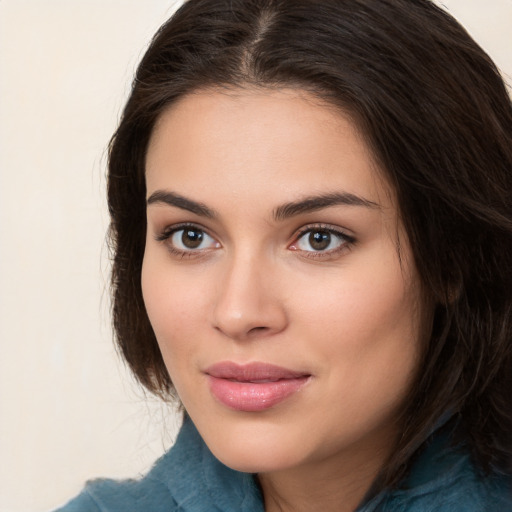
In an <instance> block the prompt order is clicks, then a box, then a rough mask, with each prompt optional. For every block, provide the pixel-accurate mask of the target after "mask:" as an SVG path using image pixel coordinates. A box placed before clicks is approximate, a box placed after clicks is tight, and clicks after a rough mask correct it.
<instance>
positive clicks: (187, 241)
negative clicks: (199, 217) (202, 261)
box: [181, 229, 203, 249]
mask: <svg viewBox="0 0 512 512" xmlns="http://www.w3.org/2000/svg"><path fill="white" fill-rule="evenodd" d="M202 240H203V233H202V232H201V231H197V230H194V229H185V230H184V231H183V235H181V241H182V242H183V245H184V246H185V247H188V248H189V249H195V248H197V247H199V246H200V245H201V242H202Z"/></svg>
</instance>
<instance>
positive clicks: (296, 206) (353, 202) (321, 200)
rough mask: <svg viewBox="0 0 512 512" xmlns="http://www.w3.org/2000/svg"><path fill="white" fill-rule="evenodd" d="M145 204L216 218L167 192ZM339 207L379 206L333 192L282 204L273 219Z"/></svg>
mask: <svg viewBox="0 0 512 512" xmlns="http://www.w3.org/2000/svg"><path fill="white" fill-rule="evenodd" d="M146 203H147V205H148V206H149V205H151V204H167V205H169V206H174V207H176V208H180V209H182V210H187V211H189V212H192V213H195V214H196V215H200V216H201V217H207V218H209V219H213V218H216V217H218V214H217V212H216V211H215V210H213V209H211V208H209V207H208V206H206V205H205V204H204V203H200V202H197V201H193V200H192V199H187V198H186V197H183V196H181V195H179V194H176V193H175V192H170V191H168V190H157V191H155V192H153V193H152V194H151V195H150V196H149V198H148V199H147V201H146ZM339 205H343V206H362V207H365V208H371V209H375V208H376V209H380V205H379V204H377V203H375V202H373V201H370V200H368V199H365V198H363V197H359V196H356V195H354V194H350V193H347V192H334V193H329V194H321V195H318V196H308V197H305V198H304V199H300V200H299V201H293V202H290V203H285V204H282V205H281V206H278V207H277V208H275V209H274V211H273V218H274V220H275V221H281V220H285V219H288V218H290V217H294V216H295V215H300V214H303V213H309V212H314V211H317V210H322V209H323V208H329V207H331V206H339Z"/></svg>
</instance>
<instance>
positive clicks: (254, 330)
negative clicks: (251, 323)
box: [249, 327, 268, 334]
mask: <svg viewBox="0 0 512 512" xmlns="http://www.w3.org/2000/svg"><path fill="white" fill-rule="evenodd" d="M267 329H268V327H253V328H252V329H250V330H249V334H250V333H252V332H259V331H266V330H267Z"/></svg>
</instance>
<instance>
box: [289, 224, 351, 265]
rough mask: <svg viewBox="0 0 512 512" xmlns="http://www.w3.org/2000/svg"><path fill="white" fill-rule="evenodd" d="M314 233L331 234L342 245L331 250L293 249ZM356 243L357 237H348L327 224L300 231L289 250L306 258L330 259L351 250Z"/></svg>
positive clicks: (308, 227) (307, 227) (306, 227)
mask: <svg viewBox="0 0 512 512" xmlns="http://www.w3.org/2000/svg"><path fill="white" fill-rule="evenodd" d="M308 233H309V234H312V233H329V235H333V236H334V237H335V238H337V239H338V240H339V241H340V245H339V246H338V247H335V248H334V249H330V250H327V251H326V250H319V251H315V250H311V251H306V250H303V249H299V248H293V249H292V247H293V246H295V245H297V244H298V243H299V241H300V240H301V239H302V238H303V237H304V236H305V235H307V234H308ZM355 243H356V239H355V237H353V236H351V235H348V234H347V233H345V232H344V231H343V230H341V229H340V228H334V227H333V226H330V225H327V224H314V225H308V226H305V227H304V228H302V229H300V230H299V232H298V233H297V234H296V235H295V236H294V241H293V242H292V244H290V245H289V248H290V249H291V250H294V251H300V252H301V253H302V256H303V257H305V258H312V259H330V258H332V257H336V256H338V255H339V254H340V253H342V252H344V251H346V250H349V249H350V248H351V247H352V246H353V245H354V244H355Z"/></svg>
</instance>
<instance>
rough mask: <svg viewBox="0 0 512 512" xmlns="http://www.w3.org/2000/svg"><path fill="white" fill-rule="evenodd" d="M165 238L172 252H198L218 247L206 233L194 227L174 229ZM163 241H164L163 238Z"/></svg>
mask: <svg viewBox="0 0 512 512" xmlns="http://www.w3.org/2000/svg"><path fill="white" fill-rule="evenodd" d="M166 238H167V239H168V243H169V245H170V246H171V247H172V248H173V249H174V250H177V251H181V252H198V251H202V250H206V249H215V248H217V247H219V246H220V244H219V243H218V242H217V241H216V240H215V239H214V238H212V237H211V236H210V235H208V233H206V232H205V231H203V230H202V229H200V228H198V227H195V226H185V227H182V228H179V229H176V230H174V231H173V232H172V233H171V234H170V235H168V236H167V237H166ZM163 239H164V240H165V238H163Z"/></svg>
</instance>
